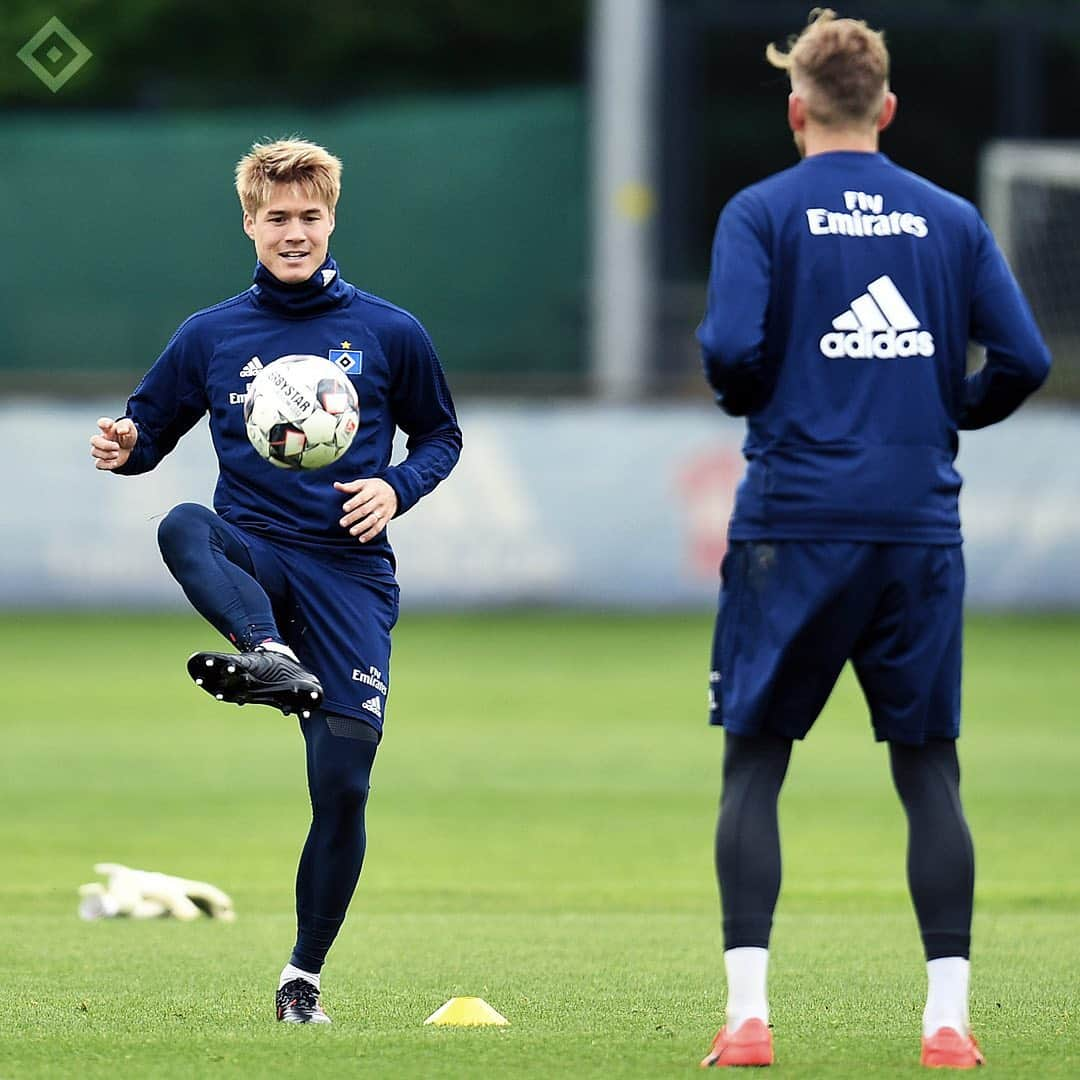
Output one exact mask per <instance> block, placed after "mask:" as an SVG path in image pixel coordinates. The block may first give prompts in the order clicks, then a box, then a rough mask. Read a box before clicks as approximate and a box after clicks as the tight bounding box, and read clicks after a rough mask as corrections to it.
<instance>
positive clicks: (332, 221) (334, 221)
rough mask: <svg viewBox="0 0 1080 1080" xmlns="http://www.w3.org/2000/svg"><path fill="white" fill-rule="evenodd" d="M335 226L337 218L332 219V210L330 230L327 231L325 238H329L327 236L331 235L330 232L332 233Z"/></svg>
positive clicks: (331, 212) (332, 213) (332, 212)
mask: <svg viewBox="0 0 1080 1080" xmlns="http://www.w3.org/2000/svg"><path fill="white" fill-rule="evenodd" d="M336 224H337V218H336V217H334V211H333V210H331V211H330V230H329V232H328V233H327V236H329V235H330V233H332V232H333V231H334V226H335V225H336Z"/></svg>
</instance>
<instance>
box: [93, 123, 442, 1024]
mask: <svg viewBox="0 0 1080 1080" xmlns="http://www.w3.org/2000/svg"><path fill="white" fill-rule="evenodd" d="M340 181H341V163H340V162H339V161H338V159H337V158H335V157H333V156H332V155H331V154H329V153H327V151H326V150H324V149H323V148H322V147H320V146H316V145H314V144H313V143H310V142H306V141H303V140H298V139H290V140H283V141H277V142H270V143H262V144H256V145H255V146H253V147H252V149H251V152H250V153H249V154H247V155H246V156H245V157H244V158H242V159H241V161H240V162H239V164H238V165H237V167H236V190H237V193H238V195H239V196H240V203H241V206H242V207H243V224H244V231H245V232H246V233H247V235H248V236H249V237H250V238H251V239H252V241H254V244H255V253H256V255H257V256H258V264H257V266H256V269H255V281H254V284H253V285H252V286H251V287H250V288H249V289H247V290H246V291H244V292H242V293H241V294H240V295H239V296H234V297H232V299H229V300H225V301H223V302H222V303H220V304H216V305H214V306H213V307H210V308H206V309H204V310H202V311H198V312H196V313H195V314H194V315H192V316H191V317H190V318H189V319H187V320H186V321H185V322H184V323H183V324H182V325H181V327H180V329H179V330H177V331H176V333H175V334H174V335H173V338H172V340H171V341H170V342H169V344H168V345H167V346H166V348H165V351H164V352H163V353H162V354H161V356H160V357H159V359H158V360H157V362H156V363H155V364H154V366H153V367H152V368H151V369H150V371H149V372H148V373H147V375H146V376H145V377H144V378H143V380H142V382H140V383H139V385H138V386H137V387H136V389H135V392H134V393H133V394H132V396H131V398H130V399H129V401H128V405H127V411H126V413H125V415H124V416H123V417H122V418H120V419H119V420H111V419H108V418H103V419H101V420H99V421H98V427H99V429H100V432H99V433H98V434H96V435H95V436H94V437H93V438H92V439H91V440H90V442H91V453H92V455H93V457H94V458H95V459H96V466H97V468H99V469H105V470H108V471H111V472H117V473H123V474H127V475H134V474H137V473H144V472H147V471H149V470H150V469H153V468H154V466H156V465H157V464H158V462H159V461H161V459H162V458H163V457H164V456H165V455H166V454H167V453H169V451H170V450H172V448H173V447H174V446H175V445H176V443H177V440H178V439H179V438H180V437H181V436H182V435H183V434H184V433H185V432H186V431H188V430H189V429H190V428H191V427H192V425H194V424H195V423H196V421H198V420H199V418H200V417H201V416H203V414H205V413H209V414H210V434H211V437H212V439H213V443H214V449H215V451H216V453H217V458H218V466H219V470H220V471H219V475H218V482H217V489H216V491H215V494H214V509H215V511H216V512H214V511H211V510H208V509H207V508H206V507H203V506H198V505H195V504H193V503H183V504H181V505H180V506H176V507H174V508H173V509H172V510H171V511H170V512H169V513H168V514H167V515H166V517H165V518H164V519H163V520H162V522H161V525H160V528H159V529H158V543H159V545H160V548H161V554H162V557H163V558H164V560H165V564H166V566H167V567H168V568H169V570H170V572H171V573H172V574H173V576H174V577H175V578H176V580H177V581H178V582H179V583H180V585H181V587H182V588H183V590H184V592H185V594H186V595H187V597H188V599H189V600H190V601H191V603H192V605H193V606H194V607H195V608H196V610H197V611H198V612H199V613H200V614H201V615H202V616H203V617H204V618H205V619H207V620H208V621H209V622H210V623H211V624H212V625H213V626H214V627H215V628H216V629H217V630H218V631H220V632H221V633H222V634H223V635H225V636H226V637H227V638H228V639H229V641H230V642H232V644H233V645H234V646H235V647H236V649H237V650H239V651H238V652H236V653H229V652H226V653H196V654H195V655H194V656H193V657H191V659H190V660H189V661H188V670H189V673H190V674H191V676H192V678H194V679H196V680H197V681H198V682H199V685H201V686H202V687H203V689H204V690H206V691H208V692H209V693H211V694H213V695H214V696H215V697H217V698H219V699H222V700H224V701H233V702H239V703H245V702H254V703H259V704H265V705H271V706H275V707H277V708H279V709H280V710H281V711H282V712H283V713H286V714H288V713H290V712H294V713H297V714H298V715H299V716H300V728H301V731H302V732H303V736H304V742H305V744H306V748H307V777H308V786H309V789H310V793H311V806H312V820H311V828H310V831H309V833H308V837H307V841H306V843H305V844H304V849H303V853H302V854H301V856H300V865H299V869H298V871H297V877H296V913H297V936H296V945H295V947H294V949H293V951H292V955H291V956H290V957H289V961H288V963H287V964H286V965H285V967H284V970H283V971H282V973H281V979H280V983H279V989H278V992H277V998H276V1005H277V1018H278V1020H284V1021H287V1022H290V1023H301V1024H302V1023H329V1022H330V1021H329V1017H328V1016H327V1015H326V1013H325V1011H324V1010H323V1009H322V1007H321V1005H320V1001H319V992H320V986H319V979H320V972H321V970H322V966H323V961H324V960H325V958H326V954H327V950H328V949H329V948H330V946H331V944H332V943H333V941H334V938H335V937H336V935H337V933H338V930H339V929H340V927H341V924H342V922H343V920H344V918H345V912H346V909H347V907H348V905H349V901H350V899H351V898H352V894H353V890H354V889H355V887H356V882H357V879H358V877H359V874H360V868H361V865H362V863H363V859H364V848H365V831H364V808H365V804H366V802H367V798H368V790H369V777H370V773H371V767H372V763H373V761H374V758H375V752H376V748H377V747H378V744H379V740H380V738H381V735H382V725H383V717H384V712H385V708H386V698H387V694H388V692H389V683H390V674H389V662H390V631H391V628H392V627H393V625H394V623H395V621H396V619H397V615H398V586H397V583H396V581H395V577H394V567H395V562H394V555H393V552H392V551H391V548H390V543H389V541H388V539H387V535H386V526H387V523H388V522H389V521H390V519H391V518H393V517H395V516H398V515H400V514H403V513H405V511H406V510H408V509H409V508H410V507H412V506H413V505H414V504H415V503H416V501H417V500H418V499H420V498H421V497H422V496H424V495H426V494H428V492H430V491H431V490H432V489H433V488H434V487H435V486H436V484H438V483H439V481H441V480H443V479H445V478H446V476H447V475H448V474H449V472H450V470H451V469H452V468H453V467H454V465H455V463H456V462H457V459H458V455H459V453H460V450H461V431H460V429H459V427H458V424H457V420H456V418H455V414H454V406H453V403H452V401H451V398H450V391H449V389H448V388H447V384H446V378H445V376H444V374H443V370H442V368H441V366H440V364H439V360H438V358H437V356H436V354H435V350H434V348H433V346H432V344H431V341H430V339H429V338H428V336H427V334H426V333H425V332H424V329H423V327H422V326H421V325H420V324H419V323H418V322H417V321H416V319H414V318H413V317H412V315H410V314H409V313H408V312H406V311H403V310H402V309H401V308H398V307H395V306H394V305H393V304H390V303H387V302H386V301H385V300H380V299H379V298H378V297H375V296H371V295H369V294H367V293H364V292H361V291H360V290H359V289H357V288H356V287H355V286H353V285H350V284H349V283H348V282H346V281H345V280H344V279H343V278H342V277H341V274H340V272H339V271H338V267H337V264H336V263H335V262H334V259H333V258H332V257H331V255H330V254H329V241H330V235H331V233H332V232H333V230H334V210H335V207H336V205H337V201H338V194H339V192H340V187H341V183H340ZM291 354H313V355H316V356H327V357H329V358H330V359H333V360H335V361H336V362H337V363H338V366H339V367H341V369H342V370H343V371H344V372H346V374H347V375H348V377H349V378H350V380H351V381H352V384H353V386H354V387H355V388H356V391H357V394H358V396H359V402H360V405H359V408H360V427H359V430H358V431H357V433H356V436H355V438H354V440H353V442H352V444H351V446H350V447H349V449H348V451H347V452H346V453H345V454H344V455H343V457H341V458H340V459H339V460H338V461H336V462H335V463H334V464H332V465H329V466H327V467H325V468H322V469H317V470H310V471H286V470H282V469H279V468H276V467H275V466H273V465H271V464H270V463H269V462H268V461H265V460H263V458H261V457H260V456H259V455H258V454H257V453H256V452H255V450H254V448H253V447H252V445H251V443H250V442H249V441H248V438H247V435H246V433H245V426H244V415H243V413H244V410H243V402H244V397H245V393H246V390H247V386H248V384H249V382H250V380H251V379H253V378H254V377H255V375H256V374H257V372H258V371H259V370H260V369H261V368H262V367H263V366H265V365H266V364H269V363H271V362H273V361H274V360H276V359H277V358H279V357H282V356H287V355H291ZM395 427H398V428H401V429H402V430H403V431H404V432H405V433H406V434H407V435H408V443H407V450H408V453H407V456H406V457H405V459H404V460H403V461H402V462H401V463H400V464H398V465H394V466H391V464H390V456H391V444H392V440H393V436H394V430H395Z"/></svg>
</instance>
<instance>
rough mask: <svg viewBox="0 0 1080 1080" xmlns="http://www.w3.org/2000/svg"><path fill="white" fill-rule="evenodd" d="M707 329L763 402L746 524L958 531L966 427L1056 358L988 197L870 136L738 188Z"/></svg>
mask: <svg viewBox="0 0 1080 1080" xmlns="http://www.w3.org/2000/svg"><path fill="white" fill-rule="evenodd" d="M698 339H699V341H700V342H701V347H702V355H703V360H704V365H705V372H706V376H707V377H708V380H709V382H710V384H711V385H712V387H713V389H714V390H715V391H716V398H717V402H718V403H719V405H720V406H721V407H722V408H723V409H725V410H726V411H727V412H729V413H731V414H732V415H745V416H746V417H747V427H748V431H747V438H746V441H745V444H744V446H743V452H744V454H745V456H746V459H747V463H748V464H747V469H746V475H745V477H744V479H743V481H742V483H741V485H740V487H739V490H738V494H737V496H736V501H735V510H734V513H733V515H732V520H731V528H730V535H731V538H732V539H734V540H762V539H778V540H779V539H836V540H863V541H871V542H876V541H881V542H898V541H899V542H903V541H908V542H913V543H915V542H917V543H929V544H955V543H959V542H960V518H959V510H958V495H959V492H960V483H961V481H960V476H959V474H958V473H957V471H956V469H955V467H954V464H953V462H954V460H955V458H956V452H957V446H958V440H957V431H958V429H964V428H978V427H984V426H986V425H987V424H993V423H995V422H997V421H998V420H1002V419H1004V418H1005V417H1006V416H1008V415H1009V414H1010V413H1011V412H1012V411H1013V410H1014V409H1016V408H1017V406H1019V405H1020V403H1021V402H1022V401H1023V400H1024V398H1026V397H1027V396H1028V394H1030V393H1031V392H1032V391H1033V390H1035V389H1036V388H1037V387H1038V386H1039V385H1040V384H1041V383H1042V382H1043V380H1044V379H1045V378H1046V375H1047V372H1048V371H1049V366H1050V356H1049V353H1048V351H1047V348H1046V345H1045V343H1044V342H1043V340H1042V337H1041V336H1040V334H1039V331H1038V328H1037V327H1036V326H1035V322H1034V319H1033V318H1032V315H1031V311H1030V309H1029V307H1028V305H1027V302H1026V301H1025V299H1024V297H1023V295H1022V294H1021V292H1020V289H1019V287H1018V286H1017V284H1016V281H1015V280H1014V278H1013V276H1012V274H1011V273H1010V271H1009V268H1008V266H1007V265H1006V263H1005V260H1004V258H1003V257H1002V255H1001V252H1000V251H999V249H998V247H997V245H996V244H995V242H994V238H993V236H992V235H991V233H990V230H989V229H988V228H987V227H986V224H985V223H984V222H983V220H982V218H981V217H980V216H979V213H978V211H977V210H976V209H975V207H974V206H972V205H971V203H969V202H967V201H966V200H964V199H961V198H959V197H958V196H956V195H952V194H950V193H949V192H947V191H944V190H943V189H941V188H939V187H937V186H935V185H934V184H931V183H930V182H929V181H927V180H924V179H923V178H922V177H920V176H917V175H915V174H914V173H911V172H908V171H906V170H904V169H901V168H899V167H898V166H896V165H895V164H893V162H891V161H890V160H889V159H888V158H887V157H885V155H883V154H879V153H861V152H855V151H839V152H833V153H825V154H816V155H813V156H811V157H808V158H806V159H805V160H804V161H802V162H800V163H799V164H798V165H796V166H794V167H793V168H791V169H787V170H785V171H784V172H781V173H777V174H776V175H774V176H771V177H769V178H768V179H766V180H764V181H762V182H760V183H758V184H754V185H753V186H751V187H748V188H745V189H744V190H743V191H741V192H739V193H738V194H737V195H736V196H735V197H734V198H733V199H732V200H731V201H730V202H729V203H728V204H727V206H726V207H725V208H724V210H723V212H722V213H721V215H720V220H719V223H718V225H717V228H716V238H715V241H714V245H713V256H712V269H711V274H710V278H709V292H708V307H707V310H706V314H705V318H704V320H703V321H702V323H701V326H700V327H699V329H698ZM969 341H975V342H977V343H979V344H981V345H983V346H985V349H986V362H985V365H984V366H983V367H982V368H981V369H980V370H979V371H978V372H976V373H975V374H973V375H971V376H967V374H966V372H967V353H968V343H969Z"/></svg>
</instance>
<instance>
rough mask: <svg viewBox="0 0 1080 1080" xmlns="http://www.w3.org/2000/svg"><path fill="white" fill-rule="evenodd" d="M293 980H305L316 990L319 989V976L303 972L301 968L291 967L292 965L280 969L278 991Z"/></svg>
mask: <svg viewBox="0 0 1080 1080" xmlns="http://www.w3.org/2000/svg"><path fill="white" fill-rule="evenodd" d="M293 979H307V981H308V982H309V983H311V984H312V985H313V986H314V987H315V989H316V990H318V989H320V987H319V976H318V975H316V974H314V973H313V972H310V971H304V970H303V969H302V968H298V967H293V966H292V964H286V965H285V966H284V967H283V968H282V969H281V978H280V979H279V980H278V989H279V990H280V989H281V988H282V987H283V986H284V985H285V984H286V983H287V982H292V981H293Z"/></svg>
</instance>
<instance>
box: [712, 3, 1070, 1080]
mask: <svg viewBox="0 0 1080 1080" xmlns="http://www.w3.org/2000/svg"><path fill="white" fill-rule="evenodd" d="M767 58H768V60H769V61H770V62H771V63H772V64H773V65H774V66H776V67H779V68H782V69H784V70H786V71H787V72H788V74H789V76H790V81H791V92H790V95H789V97H788V107H787V119H788V124H789V126H790V128H791V131H792V132H793V134H794V137H795V143H796V146H797V147H798V150H799V153H800V155H801V156H802V161H801V162H800V163H799V164H797V165H795V166H794V167H793V168H790V169H787V170H785V171H784V172H781V173H778V174H776V175H774V176H772V177H769V178H768V179H766V180H764V181H762V182H760V183H757V184H754V185H753V186H751V187H749V188H746V189H744V190H743V191H741V192H739V193H738V194H737V195H735V196H734V198H732V199H731V201H730V202H729V203H728V204H727V206H726V207H725V208H724V210H723V212H722V213H721V215H720V220H719V222H718V224H717V228H716V236H715V241H714V245H713V255H712V267H711V273H710V278H709V289H708V304H707V310H706V313H705V318H704V320H703V321H702V324H701V326H700V328H699V330H698V338H699V340H700V342H701V347H702V354H703V360H704V366H705V372H706V375H707V377H708V380H709V382H710V384H711V386H712V387H713V389H714V390H715V392H716V398H717V402H718V404H719V405H720V406H721V407H722V408H723V409H724V410H725V411H727V412H728V413H730V414H732V415H736V416H746V418H747V437H746V442H745V444H744V453H745V456H746V459H747V468H746V475H745V477H744V479H743V481H742V483H741V485H740V487H739V490H738V494H737V496H736V501H735V508H734V511H733V514H732V519H731V525H730V530H729V546H728V551H727V554H726V555H725V558H724V562H723V566H722V570H721V576H722V588H721V596H720V609H719V613H718V616H717V622H716V632H715V636H714V641H713V662H712V674H711V677H710V690H711V710H712V712H711V720H712V722H713V723H714V724H719V725H722V726H723V727H724V729H725V739H724V765H723V792H722V797H721V805H720V818H719V823H718V826H717V832H716V870H717V877H718V881H719V886H720V893H721V905H722V909H723V929H724V950H725V951H724V962H725V969H726V974H727V1006H726V1012H727V1015H726V1023H725V1024H724V1026H723V1027H722V1028H721V1030H720V1031H719V1033H718V1034H717V1035H716V1037H715V1039H714V1040H713V1044H712V1047H711V1048H710V1050H709V1053H708V1055H707V1056H706V1058H705V1060H704V1061H703V1062H702V1065H704V1066H725V1065H769V1064H771V1063H772V1061H773V1042H772V1032H771V1031H770V1029H769V1026H768V1025H769V1005H768V998H767V995H766V970H767V965H768V958H769V938H770V934H771V930H772V920H773V912H774V909H775V906H776V902H777V898H778V896H779V891H780V837H779V830H778V823H777V800H778V798H779V795H780V789H781V786H782V784H783V781H784V777H785V774H786V772H787V768H788V762H789V759H790V756H791V750H792V743H793V741H794V740H796V739H802V738H803V737H805V736H806V735H807V733H808V732H809V730H810V728H811V727H812V725H813V724H814V721H815V720H816V719H817V717H818V714H819V713H820V712H821V709H822V708H823V706H824V704H825V701H826V699H827V698H828V696H829V694H830V692H831V691H832V688H833V686H834V684H835V682H836V679H837V677H838V676H839V674H840V671H841V669H842V667H843V666H844V664H845V663H846V662H847V661H848V660H850V661H851V662H852V664H853V666H854V669H855V674H856V676H857V677H858V680H859V683H860V685H861V687H862V690H863V693H864V695H865V697H866V701H867V705H868V707H869V712H870V720H871V724H872V726H873V731H874V735H875V737H876V738H877V739H878V740H879V741H883V742H885V743H887V745H888V753H889V760H890V766H891V770H892V777H893V780H894V783H895V786H896V789H897V792H898V794H899V796H900V799H901V802H902V803H903V807H904V810H905V812H906V815H907V819H908V827H909V841H908V857H907V870H908V884H909V887H910V891H911V895H912V900H913V902H914V907H915V914H916V917H917V921H918V924H919V930H920V933H921V936H922V943H923V948H924V951H925V955H926V960H927V974H928V991H927V999H926V1007H925V1010H924V1012H923V1030H922V1059H921V1060H922V1063H923V1064H924V1065H927V1066H932V1067H939V1066H940V1067H953V1068H972V1067H974V1066H976V1065H979V1064H982V1061H983V1057H982V1054H981V1052H980V1050H979V1048H978V1046H977V1045H976V1042H975V1040H974V1038H973V1037H972V1034H971V1028H970V1023H969V1016H968V978H969V952H970V943H971V915H972V894H973V882H974V857H973V853H972V844H971V838H970V835H969V832H968V827H967V824H966V822H965V819H964V814H963V810H962V808H961V802H960V768H959V764H958V761H957V754H956V739H957V736H958V735H959V732H960V660H961V633H962V602H963V590H964V567H963V559H962V556H961V549H960V542H961V538H960V519H959V513H958V495H959V491H960V477H959V475H958V473H957V471H956V469H955V467H954V460H955V458H956V453H957V444H958V435H957V433H958V431H959V430H961V429H969V428H980V427H985V426H987V425H989V424H994V423H997V422H998V421H1000V420H1003V419H1005V418H1006V417H1007V416H1008V415H1009V414H1010V413H1012V412H1013V411H1014V410H1015V409H1016V408H1017V407H1018V406H1019V405H1020V404H1021V402H1023V401H1024V399H1025V398H1026V397H1027V396H1028V395H1029V394H1031V393H1032V392H1033V391H1034V390H1035V389H1037V388H1038V386H1039V385H1040V384H1041V383H1042V382H1043V380H1044V379H1045V377H1046V374H1047V371H1048V369H1049V364H1050V357H1049V355H1048V353H1047V350H1046V346H1045V344H1044V343H1043V341H1042V338H1041V336H1040V334H1039V331H1038V329H1037V327H1036V326H1035V323H1034V320H1033V318H1032V315H1031V312H1030V309H1029V308H1028V305H1027V303H1026V302H1025V300H1024V298H1023V296H1022V295H1021V292H1020V290H1019V288H1018V286H1017V284H1016V282H1015V280H1014V279H1013V276H1012V274H1011V273H1010V272H1009V269H1008V267H1007V266H1006V264H1005V261H1004V259H1003V258H1002V256H1001V253H1000V251H999V250H998V248H997V246H996V244H995V243H994V239H993V237H992V236H991V234H990V232H989V230H988V229H987V227H986V225H985V224H984V223H983V221H982V219H981V218H980V216H979V214H978V212H977V211H976V209H975V208H974V207H973V206H972V205H971V204H970V203H968V202H966V201H964V200H963V199H960V198H958V197H957V196H955V195H952V194H950V193H948V192H946V191H943V190H942V189H941V188H939V187H936V186H935V185H933V184H932V183H930V182H929V181H927V180H925V179H923V178H921V177H919V176H916V175H915V174H913V173H910V172H907V171H905V170H903V169H901V168H899V167H898V166H897V165H895V164H893V163H892V162H891V161H890V160H889V159H888V158H887V157H885V156H884V155H883V154H882V153H880V152H879V150H878V136H879V133H880V132H881V131H883V130H884V129H885V128H886V127H888V125H889V124H890V123H891V122H892V120H893V118H894V116H895V114H896V97H895V95H894V94H893V93H892V91H891V90H890V89H889V53H888V50H887V48H886V46H885V41H884V37H883V35H882V34H881V33H879V32H877V31H875V30H872V29H870V28H869V27H868V26H867V25H866V24H865V23H864V22H861V21H856V20H854V19H843V18H838V17H837V16H836V14H835V13H834V12H833V11H831V10H829V9H816V10H815V11H813V12H812V13H811V16H810V20H809V23H808V25H807V26H806V28H805V29H804V30H803V31H802V33H800V34H798V35H797V36H796V37H795V38H794V39H793V40H791V41H790V42H789V45H788V47H787V48H785V49H781V48H777V47H776V46H772V45H771V46H769V48H768V50H767ZM969 341H974V342H976V343H978V344H979V345H981V346H982V347H983V348H984V350H985V363H984V364H983V366H982V367H981V368H980V369H979V370H978V371H976V372H974V373H973V374H970V375H969V374H968V373H967V353H968V344H969Z"/></svg>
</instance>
